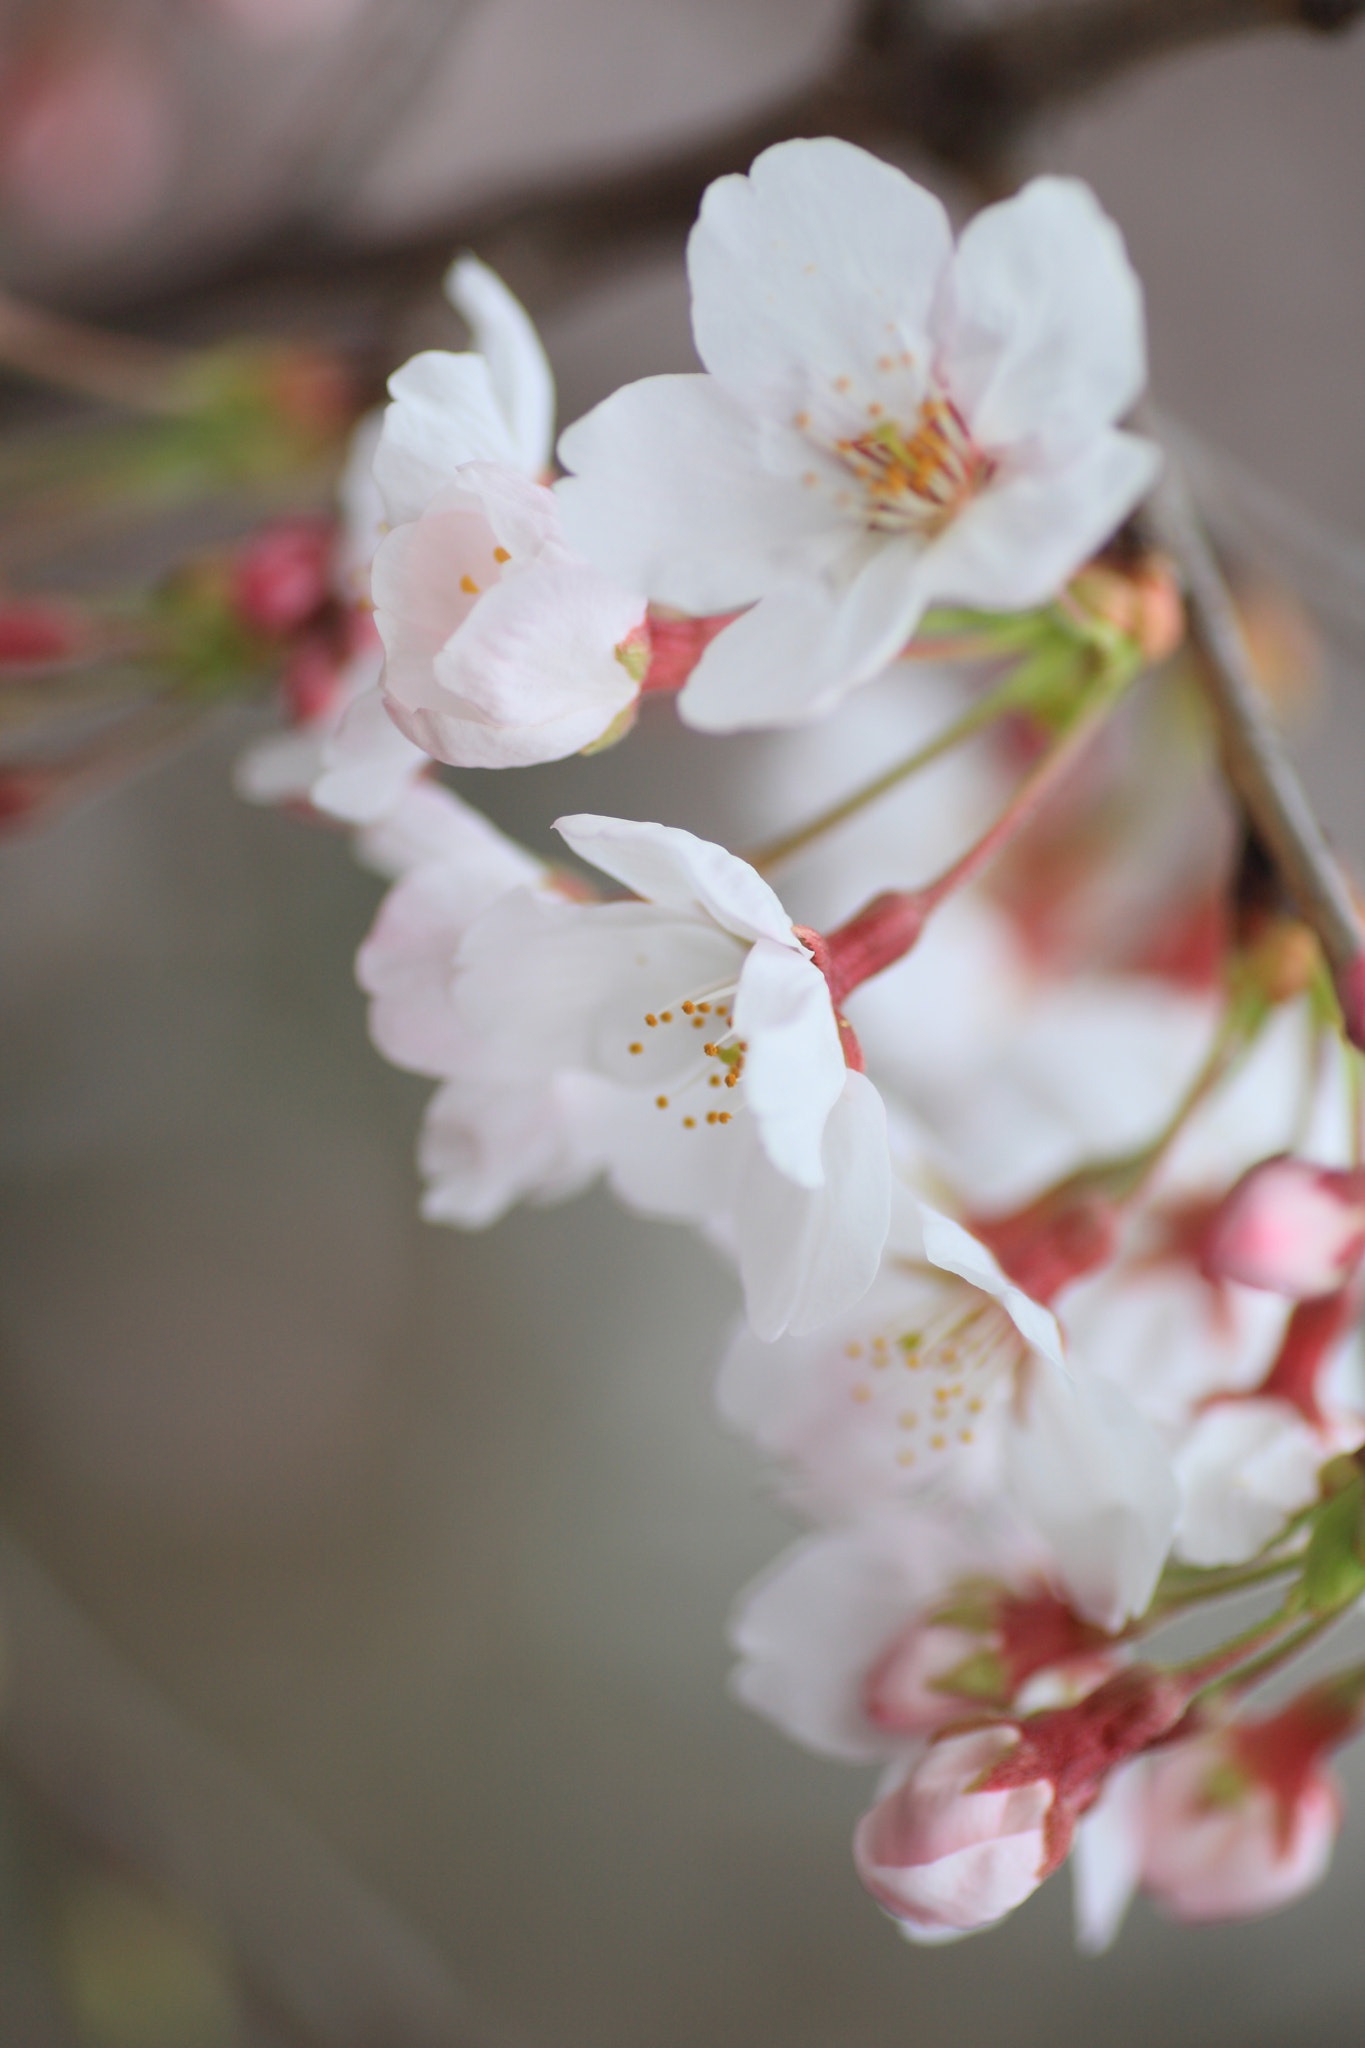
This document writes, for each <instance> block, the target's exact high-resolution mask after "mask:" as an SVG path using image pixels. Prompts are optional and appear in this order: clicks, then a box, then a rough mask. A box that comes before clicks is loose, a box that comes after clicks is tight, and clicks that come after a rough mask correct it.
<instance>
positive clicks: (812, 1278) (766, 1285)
mask: <svg viewBox="0 0 1365 2048" xmlns="http://www.w3.org/2000/svg"><path fill="white" fill-rule="evenodd" d="M821 1163H822V1166H823V1170H824V1176H825V1180H824V1185H823V1187H820V1188H816V1189H813V1190H807V1189H805V1188H799V1187H797V1186H796V1185H795V1183H794V1182H792V1181H790V1180H788V1179H786V1178H785V1176H784V1175H782V1174H779V1173H778V1172H777V1171H776V1169H775V1168H774V1167H773V1166H772V1165H771V1164H770V1163H769V1161H768V1159H767V1157H766V1156H765V1155H764V1154H763V1153H762V1152H761V1151H758V1150H757V1149H756V1150H755V1153H754V1157H753V1160H752V1161H751V1164H750V1169H749V1173H748V1176H747V1179H746V1182H745V1185H744V1187H743V1188H742V1189H741V1192H740V1204H739V1212H738V1216H737V1218H736V1222H737V1229H738V1236H739V1256H740V1277H741V1279H742V1280H743V1283H744V1302H745V1308H746V1310H747V1313H748V1317H749V1321H750V1323H751V1324H752V1325H753V1328H754V1330H755V1332H756V1334H757V1335H758V1336H760V1337H762V1338H763V1339H764V1341H765V1342H767V1343H771V1342H772V1341H773V1339H774V1338H777V1337H780V1336H781V1335H782V1333H783V1331H784V1330H791V1331H792V1332H793V1334H800V1333H801V1332H803V1331H807V1330H814V1329H818V1328H819V1327H820V1325H821V1324H822V1323H826V1322H829V1321H831V1320H832V1319H833V1318H834V1317H835V1316H837V1315H839V1314H841V1313H842V1312H843V1310H844V1309H846V1308H851V1307H852V1305H853V1303H854V1302H855V1301H860V1300H861V1299H862V1297H863V1295H864V1294H866V1293H867V1290H868V1289H869V1287H871V1285H872V1283H873V1281H874V1280H875V1279H876V1277H877V1267H878V1264H879V1263H880V1260H881V1251H882V1246H883V1245H884V1244H885V1242H886V1233H887V1229H888V1227H889V1224H890V1217H891V1162H890V1156H889V1153H888V1151H887V1143H886V1111H885V1109H884V1108H883V1106H882V1100H881V1097H880V1096H879V1095H878V1093H877V1091H876V1089H875V1088H874V1087H873V1085H872V1083H871V1082H870V1081H869V1080H868V1078H867V1076H866V1074H849V1075H848V1076H847V1078H846V1080H845V1083H844V1092H843V1094H842V1096H841V1097H840V1099H839V1101H838V1102H837V1103H836V1104H835V1105H834V1108H833V1109H832V1110H831V1111H830V1114H829V1117H828V1118H827V1120H826V1123H825V1140H824V1149H823V1153H822V1160H821Z"/></svg>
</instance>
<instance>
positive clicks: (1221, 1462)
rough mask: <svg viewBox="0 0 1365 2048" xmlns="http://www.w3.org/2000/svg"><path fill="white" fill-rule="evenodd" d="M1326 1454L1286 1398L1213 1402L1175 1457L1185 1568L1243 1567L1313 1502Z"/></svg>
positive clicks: (1179, 1541) (1179, 1540)
mask: <svg viewBox="0 0 1365 2048" xmlns="http://www.w3.org/2000/svg"><path fill="white" fill-rule="evenodd" d="M1329 1455H1330V1452H1329V1449H1328V1447H1327V1446H1326V1445H1325V1444H1324V1443H1323V1441H1322V1439H1321V1438H1320V1437H1319V1435H1318V1433H1317V1431H1316V1430H1313V1429H1310V1428H1309V1426H1308V1424H1307V1423H1306V1422H1305V1421H1304V1419H1303V1417H1302V1416H1301V1415H1300V1414H1299V1413H1298V1411H1297V1410H1296V1409H1294V1408H1292V1407H1291V1406H1290V1405H1289V1403H1288V1402H1287V1401H1264V1400H1255V1399H1250V1398H1248V1399H1243V1400H1231V1401H1215V1402H1214V1403H1213V1404H1212V1406H1210V1407H1208V1408H1206V1409H1205V1410H1204V1412H1203V1414H1202V1415H1200V1416H1199V1417H1198V1419H1197V1420H1196V1421H1195V1423H1194V1425H1193V1427H1192V1428H1191V1429H1190V1431H1189V1434H1188V1435H1187V1436H1186V1437H1185V1439H1184V1441H1183V1442H1182V1443H1181V1444H1180V1446H1179V1448H1178V1449H1177V1451H1176V1453H1175V1461H1174V1462H1175V1472H1176V1477H1177V1479H1178V1480H1179V1482H1180V1489H1181V1496H1182V1500H1181V1509H1180V1526H1179V1529H1178V1531H1177V1534H1176V1549H1177V1550H1178V1552H1179V1554H1180V1556H1181V1557H1183V1558H1185V1559H1186V1560H1187V1561H1188V1562H1189V1563H1190V1564H1197V1565H1219V1564H1241V1563H1243V1562H1244V1560H1245V1559H1247V1558H1249V1557H1254V1556H1255V1555H1256V1552H1257V1551H1258V1550H1260V1549H1261V1548H1262V1547H1263V1546H1264V1545H1265V1544H1267V1543H1269V1542H1270V1540H1271V1538H1272V1537H1274V1536H1277V1535H1278V1534H1279V1533H1280V1530H1281V1529H1282V1528H1283V1527H1284V1523H1285V1520H1286V1518H1287V1517H1288V1516H1289V1515H1291V1514H1293V1513H1295V1512H1296V1510H1297V1509H1299V1508H1302V1507H1307V1506H1308V1504H1309V1502H1310V1501H1313V1500H1315V1499H1316V1497H1317V1492H1318V1469H1319V1467H1320V1466H1322V1465H1323V1464H1325V1463H1326V1461H1327V1458H1328V1456H1329Z"/></svg>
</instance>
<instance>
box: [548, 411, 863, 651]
mask: <svg viewBox="0 0 1365 2048" xmlns="http://www.w3.org/2000/svg"><path fill="white" fill-rule="evenodd" d="M763 443H764V436H763V434H762V432H761V431H760V427H759V424H758V423H757V422H756V421H755V420H754V419H753V418H752V416H751V415H750V414H748V413H747V412H745V411H744V410H743V409H742V408H741V407H739V406H738V405H736V404H735V403H734V401H733V400H732V399H730V398H727V397H726V395H725V393H724V392H723V391H722V390H721V389H720V388H719V386H718V385H716V384H715V383H713V382H712V380H711V379H710V378H709V377H696V376H693V377H647V378H645V379H644V381H643V382H642V383H639V384H627V385H626V386H625V387H624V388H623V389H622V390H620V391H617V392H614V393H613V394H612V396H611V397H610V398H607V399H604V400H603V402H602V403H601V405H598V406H595V407H594V408H593V410H592V411H591V412H590V413H588V414H587V415H586V416H585V417H584V418H583V419H581V420H579V421H578V422H577V423H576V424H575V425H574V426H572V427H569V428H568V429H567V431H566V432H565V433H563V434H561V435H560V438H559V456H560V460H561V462H563V464H564V466H565V468H566V469H568V470H571V471H572V472H573V474H572V475H571V476H568V477H566V478H565V479H563V481H561V482H560V483H558V484H557V485H556V486H555V495H556V497H557V498H558V500H559V503H560V507H561V510H562V514H563V521H564V536H565V539H566V540H567V541H568V543H569V546H570V547H572V548H573V549H575V550H576V552H577V553H579V554H581V555H585V556H586V557H587V559H588V560H589V561H590V562H596V563H597V565H598V566H599V568H601V569H603V570H605V571H606V572H607V574H608V575H611V576H615V577H617V578H619V580H620V581H621V582H622V583H625V584H628V585H629V586H630V587H631V589H633V590H643V591H645V592H646V594H647V595H648V596H649V597H651V598H654V599H656V600H658V601H659V602H660V603H663V604H672V605H677V606H678V607H679V609H680V610H682V611H688V612H697V613H703V614H705V613H715V612H727V611H734V610H735V609H736V608H737V607H738V606H740V605H744V604H749V603H751V602H752V601H753V599H755V598H757V597H761V596H762V595H763V594H764V592H765V591H768V590H772V589H775V588H777V587H779V586H780V585H783V584H786V583H789V582H792V581H793V580H795V579H797V578H799V577H801V576H803V575H807V574H810V573H812V572H813V571H814V570H816V569H818V568H819V567H820V566H822V565H823V564H824V563H825V562H826V561H828V560H830V559H832V558H833V557H834V556H835V555H836V554H838V553H840V552H841V551H842V550H843V549H844V548H846V546H847V544H848V528H847V523H846V522H845V521H842V520H840V521H837V522H834V523H832V521H831V512H830V508H829V506H828V504H827V503H826V502H825V500H824V494H823V493H820V492H816V491H810V490H803V489H802V487H801V484H800V482H799V480H798V478H797V477H796V476H795V475H791V474H785V473H783V474H771V473H770V471H769V469H768V466H767V463H766V461H765V458H764V447H763Z"/></svg>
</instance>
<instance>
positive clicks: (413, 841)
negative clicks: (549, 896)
mask: <svg viewBox="0 0 1365 2048" xmlns="http://www.w3.org/2000/svg"><path fill="white" fill-rule="evenodd" d="M363 844H364V846H365V847H366V850H367V854H368V856H369V860H370V864H371V865H372V866H374V867H375V868H377V869H378V871H379V873H380V874H389V875H405V874H407V872H408V871H409V869H410V868H414V867H420V866H423V865H425V864H426V863H427V862H429V861H439V862H446V863H449V864H450V865H451V866H452V867H454V868H455V869H457V870H461V871H464V872H465V873H466V874H467V873H468V872H469V870H470V869H473V870H474V871H475V873H477V874H485V873H486V874H487V875H488V876H489V878H490V879H489V883H488V887H487V893H486V894H484V895H482V896H479V895H478V892H477V891H476V901H477V909H476V910H474V911H471V912H470V913H469V915H470V917H472V916H476V915H477V914H478V912H479V911H481V910H483V909H484V908H486V906H487V905H488V904H489V903H491V902H492V901H493V900H494V897H495V896H501V895H504V894H506V892H507V891H508V890H510V889H516V888H520V887H523V886H527V885H533V884H535V883H537V882H539V881H541V880H542V879H543V877H544V875H545V869H544V867H543V865H542V863H541V862H540V861H538V860H534V859H533V858H532V857H531V855H530V854H529V853H527V852H526V851H525V850H524V849H523V848H522V847H520V846H518V845H517V844H516V843H515V841H514V840H511V839H506V838H504V836H503V834H502V833H501V832H499V831H498V830H497V828H496V827H495V826H493V825H490V823H489V822H488V820H487V818H485V817H484V816H483V815H482V814H481V813H480V812H478V811H476V810H475V809H474V808H473V806H472V805H470V804H467V803H465V802H464V801H463V800H462V799H461V798H460V797H458V796H456V794H455V792H454V790H453V789H447V788H445V787H444V785H443V784H441V783H439V782H430V781H424V782H417V783H413V784H412V785H411V787H410V788H409V789H408V790H406V791H405V793H404V795H403V799H402V802H401V803H400V804H399V806H398V808H397V809H396V810H395V811H393V812H392V813H391V815H390V816H389V817H387V818H385V819H384V820H383V822H382V823H381V824H379V825H377V826H375V827H373V828H372V829H371V830H370V831H369V832H366V833H365V834H364V835H363ZM468 921H469V918H466V919H465V922H466V923H468Z"/></svg>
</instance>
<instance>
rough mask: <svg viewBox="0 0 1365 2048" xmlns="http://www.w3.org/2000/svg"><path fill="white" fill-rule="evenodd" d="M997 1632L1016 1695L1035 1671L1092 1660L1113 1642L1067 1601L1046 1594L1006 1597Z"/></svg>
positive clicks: (1002, 1658)
mask: <svg viewBox="0 0 1365 2048" xmlns="http://www.w3.org/2000/svg"><path fill="white" fill-rule="evenodd" d="M997 1629H998V1634H999V1655H1000V1659H1001V1662H1002V1663H1003V1664H1004V1666H1005V1669H1006V1672H1007V1674H1008V1677H1009V1682H1010V1691H1011V1692H1012V1693H1016V1692H1018V1690H1019V1688H1020V1686H1021V1685H1023V1684H1024V1683H1025V1682H1026V1680H1028V1679H1030V1678H1032V1676H1033V1674H1034V1672H1035V1671H1047V1670H1049V1669H1050V1668H1051V1667H1052V1666H1053V1665H1056V1664H1066V1663H1069V1662H1070V1661H1071V1659H1072V1658H1075V1657H1083V1656H1090V1655H1092V1654H1094V1653H1095V1652H1096V1651H1099V1650H1103V1649H1104V1648H1106V1647H1107V1645H1108V1643H1109V1640H1110V1639H1109V1637H1108V1636H1107V1635H1106V1634H1105V1632H1104V1630H1103V1629H1101V1628H1096V1627H1095V1626H1094V1625H1093V1623H1091V1622H1088V1621H1082V1620H1081V1619H1080V1617H1079V1615H1077V1614H1075V1613H1073V1611H1072V1609H1071V1608H1070V1607H1069V1606H1068V1605H1067V1603H1066V1601H1065V1600H1059V1599H1058V1597H1057V1595H1056V1594H1055V1593H1046V1592H1044V1593H1034V1594H1027V1595H1026V1594H1016V1593H1006V1594H1005V1595H1004V1596H1003V1597H1002V1599H1001V1601H1000V1604H999V1611H998V1621H997Z"/></svg>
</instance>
